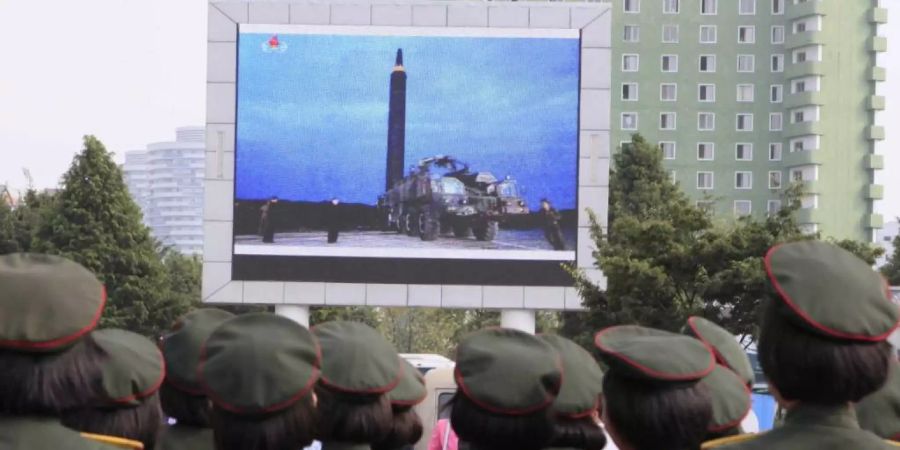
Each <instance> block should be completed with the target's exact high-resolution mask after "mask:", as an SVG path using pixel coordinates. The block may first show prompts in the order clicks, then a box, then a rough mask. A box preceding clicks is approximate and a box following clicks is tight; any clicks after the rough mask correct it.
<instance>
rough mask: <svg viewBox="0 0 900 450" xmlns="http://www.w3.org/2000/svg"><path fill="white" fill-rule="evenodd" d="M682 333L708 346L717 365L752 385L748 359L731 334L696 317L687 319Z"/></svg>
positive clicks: (751, 372)
mask: <svg viewBox="0 0 900 450" xmlns="http://www.w3.org/2000/svg"><path fill="white" fill-rule="evenodd" d="M684 332H685V333H687V334H689V335H691V336H694V337H695V338H697V339H700V340H701V341H703V343H704V344H706V345H707V346H709V349H710V350H712V352H713V355H714V356H715V357H716V362H717V363H719V364H721V365H723V366H725V367H727V368H729V369H731V370H733V371H734V373H736V374H737V375H738V376H740V377H741V379H743V380H744V383H747V385H749V386H752V385H753V380H754V375H753V366H751V365H750V358H749V357H747V352H745V351H744V349H743V347H741V344H739V343H738V341H737V338H735V337H734V335H733V334H731V333H729V332H728V331H727V330H725V329H724V328H722V327H720V326H719V325H717V324H715V323H713V322H712V321H709V320H707V319H704V318H702V317H696V316H693V317H689V318H688V320H687V326H685V327H684Z"/></svg>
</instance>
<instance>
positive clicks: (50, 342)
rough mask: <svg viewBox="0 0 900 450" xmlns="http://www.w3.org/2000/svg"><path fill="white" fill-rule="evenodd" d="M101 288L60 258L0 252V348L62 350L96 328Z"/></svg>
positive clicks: (102, 300)
mask: <svg viewBox="0 0 900 450" xmlns="http://www.w3.org/2000/svg"><path fill="white" fill-rule="evenodd" d="M105 304H106V290H105V289H104V288H103V284H101V283H100V281H99V280H97V277H96V276H94V274H92V273H91V272H90V271H88V270H87V269H85V268H84V267H82V266H81V265H79V264H77V263H75V262H73V261H70V260H68V259H65V258H61V257H59V256H51V255H38V254H30V253H13V254H9V255H3V256H0V348H6V349H11V350H17V351H23V352H32V353H42V352H53V351H59V350H62V349H64V348H67V347H68V346H69V345H71V344H73V343H75V342H76V341H78V340H79V339H80V338H81V337H82V336H84V335H85V334H87V333H89V332H91V330H93V329H94V328H96V327H97V323H98V322H99V321H100V315H101V314H102V313H103V306H104V305H105Z"/></svg>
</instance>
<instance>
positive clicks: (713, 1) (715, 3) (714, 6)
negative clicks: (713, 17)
mask: <svg viewBox="0 0 900 450" xmlns="http://www.w3.org/2000/svg"><path fill="white" fill-rule="evenodd" d="M718 9H719V0H700V14H716V12H717V11H718Z"/></svg>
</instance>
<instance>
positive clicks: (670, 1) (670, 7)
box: [663, 0, 679, 14]
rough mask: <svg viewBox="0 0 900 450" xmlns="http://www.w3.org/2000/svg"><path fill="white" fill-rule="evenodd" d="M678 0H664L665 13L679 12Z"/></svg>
mask: <svg viewBox="0 0 900 450" xmlns="http://www.w3.org/2000/svg"><path fill="white" fill-rule="evenodd" d="M678 7H679V4H678V0H663V14H678Z"/></svg>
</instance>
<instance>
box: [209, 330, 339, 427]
mask: <svg viewBox="0 0 900 450" xmlns="http://www.w3.org/2000/svg"><path fill="white" fill-rule="evenodd" d="M200 355H201V356H200V367H199V371H200V374H199V379H200V383H201V384H202V385H203V387H204V390H205V392H206V395H207V396H208V397H209V398H210V399H211V400H212V401H213V403H214V404H215V405H216V406H218V407H220V408H222V409H224V410H226V411H229V412H231V413H234V414H240V415H258V414H264V413H269V412H274V411H280V410H283V409H285V408H287V407H289V406H291V405H293V404H295V403H296V402H297V401H299V400H300V399H302V398H305V397H306V396H308V395H310V394H311V392H312V388H313V386H314V385H315V383H316V381H317V380H318V379H319V373H320V371H319V365H320V360H321V356H320V355H321V353H320V350H319V347H318V345H317V344H316V340H315V337H314V336H313V335H312V333H310V332H309V330H307V329H306V328H305V327H304V326H302V325H300V324H298V323H297V322H294V321H293V320H291V319H288V318H286V317H281V316H277V315H275V314H271V313H255V314H245V315H242V316H237V317H235V318H233V319H230V320H228V321H226V322H225V323H223V324H222V325H220V326H219V327H218V328H216V329H215V331H213V332H212V334H211V335H210V336H209V338H208V339H207V340H206V343H204V344H203V349H202V350H201V351H200Z"/></svg>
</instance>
